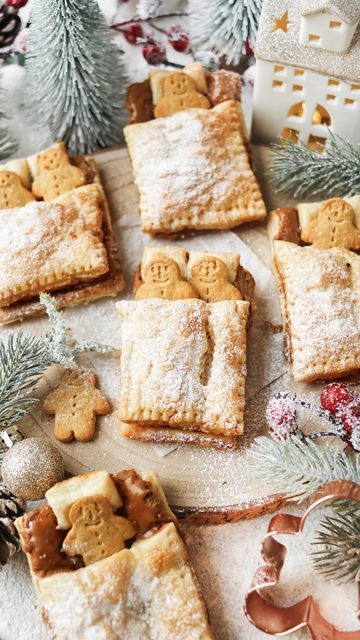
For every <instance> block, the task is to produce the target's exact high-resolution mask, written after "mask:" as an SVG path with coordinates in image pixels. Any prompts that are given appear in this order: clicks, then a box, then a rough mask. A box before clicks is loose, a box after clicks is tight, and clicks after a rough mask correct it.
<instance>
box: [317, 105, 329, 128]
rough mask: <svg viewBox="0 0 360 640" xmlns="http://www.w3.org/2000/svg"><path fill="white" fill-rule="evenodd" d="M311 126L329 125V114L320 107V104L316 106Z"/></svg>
mask: <svg viewBox="0 0 360 640" xmlns="http://www.w3.org/2000/svg"><path fill="white" fill-rule="evenodd" d="M313 124H323V125H326V126H327V127H330V125H331V117H330V114H329V112H328V111H327V110H326V109H325V107H322V106H321V104H318V105H317V106H316V109H315V111H314V115H313Z"/></svg>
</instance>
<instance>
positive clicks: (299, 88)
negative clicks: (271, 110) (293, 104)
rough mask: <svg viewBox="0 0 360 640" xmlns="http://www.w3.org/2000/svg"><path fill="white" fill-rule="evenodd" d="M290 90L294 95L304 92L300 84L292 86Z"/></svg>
mask: <svg viewBox="0 0 360 640" xmlns="http://www.w3.org/2000/svg"><path fill="white" fill-rule="evenodd" d="M292 90H293V91H295V93H299V92H302V91H303V90H304V87H303V86H302V85H301V84H293V88H292Z"/></svg>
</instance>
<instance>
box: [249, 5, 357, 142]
mask: <svg viewBox="0 0 360 640" xmlns="http://www.w3.org/2000/svg"><path fill="white" fill-rule="evenodd" d="M256 58H257V64H256V76H255V89H254V113H253V124H252V140H253V141H255V142H274V141H276V139H277V138H278V137H279V136H282V137H284V138H286V139H288V140H292V141H294V142H297V141H298V140H302V141H303V142H305V143H306V144H307V145H309V146H310V147H312V148H315V149H317V150H318V151H323V150H324V148H325V146H326V140H327V138H328V136H329V132H328V127H329V128H330V129H331V130H332V131H334V132H335V133H338V134H340V135H341V136H343V137H344V138H347V139H348V140H350V141H351V142H353V143H360V0H264V5H263V11H262V15H261V20H260V26H259V31H258V37H257V46H256Z"/></svg>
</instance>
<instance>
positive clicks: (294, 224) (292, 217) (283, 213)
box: [273, 207, 301, 244]
mask: <svg viewBox="0 0 360 640" xmlns="http://www.w3.org/2000/svg"><path fill="white" fill-rule="evenodd" d="M275 213H276V216H277V221H278V230H277V233H276V235H275V236H274V238H273V240H284V241H285V242H293V243H294V244H300V243H301V242H300V229H299V218H298V212H297V209H295V208H294V207H282V208H281V209H276V211H275Z"/></svg>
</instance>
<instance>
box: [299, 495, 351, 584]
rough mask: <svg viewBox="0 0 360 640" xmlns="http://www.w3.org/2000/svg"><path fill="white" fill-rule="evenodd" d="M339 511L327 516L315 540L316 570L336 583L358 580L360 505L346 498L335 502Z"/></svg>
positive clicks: (314, 560) (314, 561) (313, 555)
mask: <svg viewBox="0 0 360 640" xmlns="http://www.w3.org/2000/svg"><path fill="white" fill-rule="evenodd" d="M339 502H341V505H340V506H339V507H338V510H337V511H336V512H335V513H334V514H332V515H329V516H326V517H325V518H324V520H323V521H322V522H321V523H320V529H319V530H318V532H317V536H316V538H315V539H314V542H313V543H312V544H313V547H314V549H316V550H314V551H313V552H312V554H311V555H312V561H313V564H314V567H315V569H316V570H317V571H318V572H319V573H321V574H323V575H324V576H325V577H327V578H335V579H336V580H338V581H339V582H346V581H350V580H356V581H358V582H360V506H359V505H358V504H356V503H354V502H351V501H349V500H342V501H334V502H333V503H332V506H333V508H334V509H336V508H337V506H338V503H339Z"/></svg>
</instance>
